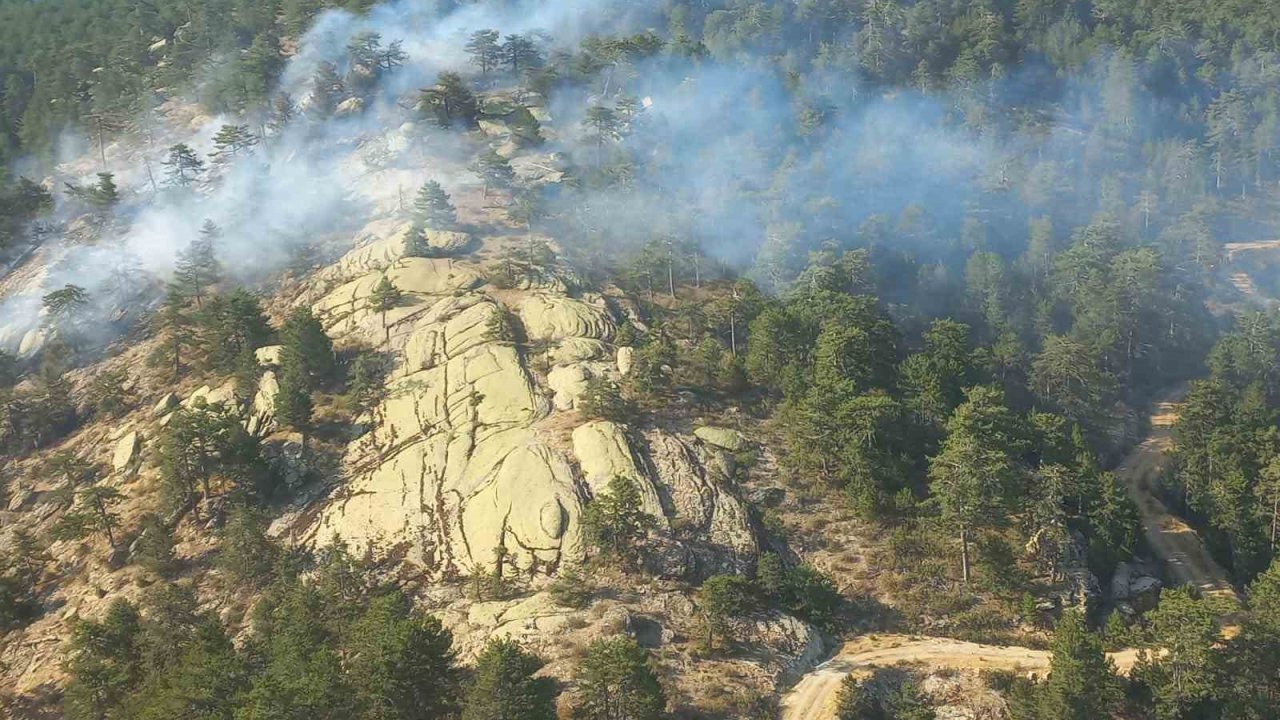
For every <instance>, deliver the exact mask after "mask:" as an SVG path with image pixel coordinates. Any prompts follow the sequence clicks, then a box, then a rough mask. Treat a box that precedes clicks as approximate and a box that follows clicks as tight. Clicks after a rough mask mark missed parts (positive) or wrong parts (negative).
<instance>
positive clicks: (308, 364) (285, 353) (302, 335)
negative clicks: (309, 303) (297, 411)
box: [280, 306, 337, 389]
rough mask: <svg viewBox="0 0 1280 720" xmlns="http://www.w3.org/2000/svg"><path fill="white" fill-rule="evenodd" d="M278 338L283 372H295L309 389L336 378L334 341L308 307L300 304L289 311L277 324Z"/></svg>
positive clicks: (300, 381)
mask: <svg viewBox="0 0 1280 720" xmlns="http://www.w3.org/2000/svg"><path fill="white" fill-rule="evenodd" d="M280 341H281V343H282V345H283V347H282V349H281V351H280V369H281V375H282V376H283V375H287V374H289V373H294V374H296V376H297V380H298V382H299V383H301V384H302V386H304V387H306V388H308V389H316V388H319V387H323V386H325V385H328V384H329V383H331V382H333V381H334V380H335V379H336V376H337V360H336V358H335V356H334V351H333V341H332V340H330V339H329V335H328V333H326V332H325V331H324V325H322V324H321V323H320V320H319V318H317V317H316V316H315V314H314V313H313V312H312V311H311V308H309V307H306V306H299V307H296V308H294V309H293V311H292V312H290V313H289V317H287V318H285V321H284V325H283V326H281V328H280Z"/></svg>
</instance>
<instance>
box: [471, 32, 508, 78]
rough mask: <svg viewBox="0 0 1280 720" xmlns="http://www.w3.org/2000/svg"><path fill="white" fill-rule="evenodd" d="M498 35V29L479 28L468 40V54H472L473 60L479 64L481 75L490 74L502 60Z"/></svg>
mask: <svg viewBox="0 0 1280 720" xmlns="http://www.w3.org/2000/svg"><path fill="white" fill-rule="evenodd" d="M498 37H499V34H498V31H497V30H477V31H475V32H473V33H471V39H470V40H468V41H467V47H466V50H467V54H468V55H470V56H471V62H472V63H474V64H475V65H477V66H479V68H480V74H481V75H488V74H489V71H490V70H492V69H494V68H495V67H497V66H498V63H500V62H502V46H501V45H500V44H499V43H498Z"/></svg>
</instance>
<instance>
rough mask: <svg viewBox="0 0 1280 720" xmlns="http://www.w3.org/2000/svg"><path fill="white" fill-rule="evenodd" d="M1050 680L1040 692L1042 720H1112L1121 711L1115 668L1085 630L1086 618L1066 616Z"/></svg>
mask: <svg viewBox="0 0 1280 720" xmlns="http://www.w3.org/2000/svg"><path fill="white" fill-rule="evenodd" d="M1052 652H1053V658H1052V659H1051V660H1050V663H1049V679H1048V680H1047V681H1046V682H1045V684H1044V687H1043V689H1042V690H1041V693H1042V698H1041V703H1040V705H1041V710H1040V717H1041V718H1043V720H1089V719H1092V718H1105V717H1112V716H1113V715H1114V714H1115V712H1116V711H1117V709H1118V707H1119V701H1120V685H1119V683H1118V682H1117V678H1116V674H1115V667H1114V666H1113V665H1112V663H1111V661H1110V660H1108V659H1107V656H1106V655H1105V654H1104V653H1103V651H1102V640H1101V639H1100V638H1098V636H1097V635H1095V634H1093V633H1091V632H1089V629H1088V628H1087V627H1085V621H1084V614H1083V613H1081V612H1079V611H1077V610H1069V611H1067V612H1065V613H1063V615H1062V618H1061V619H1060V620H1059V621H1058V627H1057V629H1056V630H1055V632H1054V636H1053V648H1052Z"/></svg>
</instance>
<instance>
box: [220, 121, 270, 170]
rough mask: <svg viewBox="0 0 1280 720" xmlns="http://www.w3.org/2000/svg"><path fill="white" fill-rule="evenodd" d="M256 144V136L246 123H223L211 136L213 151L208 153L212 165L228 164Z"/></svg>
mask: <svg viewBox="0 0 1280 720" xmlns="http://www.w3.org/2000/svg"><path fill="white" fill-rule="evenodd" d="M257 144H258V137H257V136H256V135H254V134H253V133H252V132H250V131H249V126H248V125H223V126H222V128H221V129H219V130H218V132H217V134H216V135H214V136H213V146H214V151H213V152H212V153H210V154H209V157H210V158H212V160H213V164H214V165H220V166H221V165H228V164H230V163H231V162H232V161H233V160H235V159H236V158H237V157H239V156H241V155H243V154H246V153H248V152H249V151H250V150H252V149H253V146H254V145H257Z"/></svg>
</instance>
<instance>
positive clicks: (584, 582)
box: [547, 565, 595, 610]
mask: <svg viewBox="0 0 1280 720" xmlns="http://www.w3.org/2000/svg"><path fill="white" fill-rule="evenodd" d="M594 591H595V588H594V587H593V586H592V584H591V581H590V579H589V578H588V577H587V575H586V574H585V573H584V572H583V570H582V568H581V567H578V566H576V565H570V566H568V567H564V568H561V569H560V572H559V573H558V574H557V577H556V579H555V581H554V582H552V583H551V585H550V586H549V587H548V588H547V592H549V593H551V599H552V600H555V602H556V604H557V605H562V606H564V607H568V608H575V609H578V610H581V609H582V608H585V607H586V606H587V605H589V604H590V603H591V596H592V595H593V594H594Z"/></svg>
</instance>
